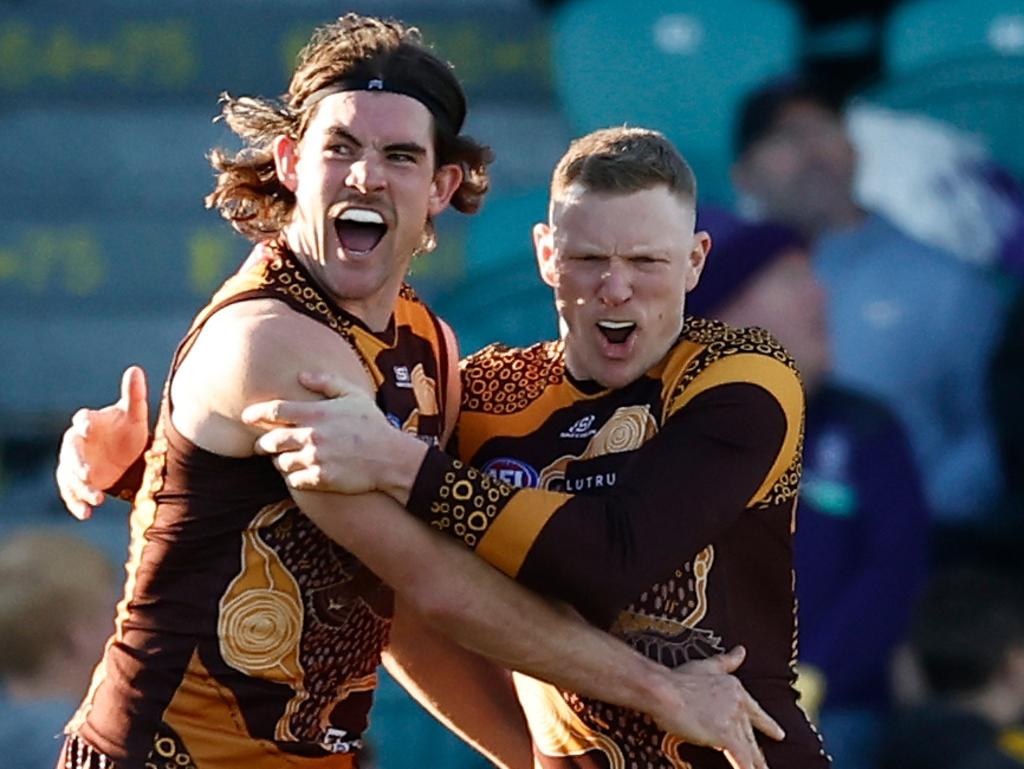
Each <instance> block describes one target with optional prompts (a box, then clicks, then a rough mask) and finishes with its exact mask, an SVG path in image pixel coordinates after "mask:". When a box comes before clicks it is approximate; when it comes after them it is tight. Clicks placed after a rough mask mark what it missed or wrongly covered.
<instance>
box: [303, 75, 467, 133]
mask: <svg viewBox="0 0 1024 769" xmlns="http://www.w3.org/2000/svg"><path fill="white" fill-rule="evenodd" d="M345 91H386V92H388V93H397V94H401V95H402V96H408V97H410V98H412V99H415V100H416V101H418V102H419V103H420V104H422V105H423V106H424V107H426V108H427V109H428V110H430V114H431V115H433V116H434V120H436V121H437V122H438V123H440V124H441V125H442V126H443V127H444V128H447V129H448V130H449V131H451V133H452V135H454V136H458V134H459V131H461V130H462V121H463V120H464V119H465V117H466V114H465V111H464V110H463V111H462V112H461V114H458V115H452V114H451V111H450V110H449V109H447V108H446V107H445V105H444V104H442V103H441V101H440V100H439V99H438V98H437V97H435V96H434V95H433V94H431V93H430V92H428V91H427V90H426V89H425V88H423V87H422V86H420V85H419V84H418V83H415V82H413V81H411V80H406V79H404V78H396V77H389V78H383V77H380V78H377V77H374V78H369V79H367V78H339V79H337V80H332V81H331V82H329V83H328V84H327V85H325V86H324V87H323V88H319V89H318V90H316V91H313V93H311V94H310V95H309V96H307V97H306V98H305V100H304V101H303V102H302V107H303V109H305V108H307V107H312V106H313V105H314V104H316V103H317V102H319V101H321V100H322V99H326V98H327V97H328V96H332V95H333V94H336V93H344V92H345Z"/></svg>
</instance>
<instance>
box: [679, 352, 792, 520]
mask: <svg viewBox="0 0 1024 769" xmlns="http://www.w3.org/2000/svg"><path fill="white" fill-rule="evenodd" d="M741 382H742V383H748V384H754V385H757V386H759V387H762V388H764V389H765V390H767V391H768V392H769V393H770V394H771V395H772V396H773V397H774V398H775V400H776V401H777V402H778V404H779V406H780V407H781V408H782V411H783V413H784V414H785V416H786V435H785V438H784V439H783V442H782V446H781V448H780V449H779V453H778V455H777V456H776V458H775V462H774V463H773V464H772V467H771V469H770V470H769V471H768V473H767V474H766V475H765V478H764V482H763V483H762V484H761V486H760V487H759V488H758V490H757V491H756V492H755V493H754V495H753V496H752V497H751V498H750V500H749V501H748V502H747V506H748V507H749V506H750V505H753V504H755V503H757V502H761V501H763V500H764V497H765V494H766V493H767V492H769V491H770V490H771V489H772V488H773V487H774V486H775V485H776V483H777V482H778V480H779V479H780V477H781V476H782V474H783V472H784V471H785V470H787V469H788V468H790V467H791V466H792V464H793V462H794V461H795V460H796V459H797V458H798V456H799V455H798V453H797V449H798V448H799V445H800V435H801V428H802V424H803V389H802V388H801V386H800V380H799V379H798V378H797V376H796V372H795V371H793V369H792V368H791V367H789V366H788V365H786V364H785V363H783V362H781V361H779V360H777V359H776V358H769V357H767V356H765V355H762V354H759V353H744V352H738V353H735V354H733V355H730V356H728V357H724V358H719V359H718V360H716V361H714V362H713V363H711V364H710V365H708V366H707V367H706V368H704V369H702V370H701V372H700V377H698V378H696V379H695V380H693V381H692V382H690V383H689V384H688V386H686V387H677V389H676V394H675V395H674V396H673V398H672V400H671V402H669V404H668V406H667V408H666V414H667V416H671V415H672V414H675V413H676V412H678V411H679V410H680V409H682V408H683V407H684V406H686V404H687V403H689V402H690V401H692V400H693V399H694V398H696V397H697V396H698V395H700V394H701V393H703V392H706V391H707V390H710V389H711V388H712V387H718V386H719V385H723V384H732V383H741ZM794 490H795V489H794Z"/></svg>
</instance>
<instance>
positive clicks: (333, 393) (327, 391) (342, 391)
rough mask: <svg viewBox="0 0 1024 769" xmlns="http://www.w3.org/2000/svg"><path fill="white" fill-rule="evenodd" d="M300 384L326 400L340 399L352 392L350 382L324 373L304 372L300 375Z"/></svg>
mask: <svg viewBox="0 0 1024 769" xmlns="http://www.w3.org/2000/svg"><path fill="white" fill-rule="evenodd" d="M299 384H301V385H302V386H303V387H305V388H306V389H307V390H309V391H310V392H315V393H316V394H317V395H322V396H324V397H325V398H340V397H341V396H343V395H348V394H349V393H350V392H351V391H352V388H351V387H350V386H349V384H348V382H346V381H345V380H344V379H342V378H341V377H339V376H337V375H335V374H326V373H323V372H310V371H303V372H302V373H300V374H299Z"/></svg>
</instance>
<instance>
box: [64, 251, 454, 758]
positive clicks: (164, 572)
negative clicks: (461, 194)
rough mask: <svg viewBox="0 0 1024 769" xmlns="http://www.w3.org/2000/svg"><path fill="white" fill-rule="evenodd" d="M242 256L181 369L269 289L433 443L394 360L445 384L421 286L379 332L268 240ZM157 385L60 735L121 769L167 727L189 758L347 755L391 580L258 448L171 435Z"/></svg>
mask: <svg viewBox="0 0 1024 769" xmlns="http://www.w3.org/2000/svg"><path fill="white" fill-rule="evenodd" d="M247 265H248V266H247V268H245V269H244V270H243V272H242V273H240V274H239V275H237V276H235V277H233V278H232V279H230V280H229V281H228V282H227V283H226V284H225V286H224V288H223V289H222V290H221V291H219V292H218V293H217V295H216V296H215V297H214V299H213V300H212V301H211V304H210V306H209V307H208V308H207V309H205V310H204V311H203V312H201V313H200V314H199V316H198V317H197V320H196V322H195V323H194V325H193V327H192V329H191V330H190V331H189V333H188V335H187V336H186V337H185V339H184V340H183V342H182V345H181V346H180V347H179V352H178V354H177V355H176V356H175V365H174V367H173V368H174V369H176V367H177V364H178V363H179V362H180V361H181V360H182V359H183V357H184V356H185V355H186V354H187V352H188V350H189V349H190V346H191V343H192V342H193V341H194V339H195V338H196V336H197V335H198V334H199V332H200V331H201V329H202V328H203V325H204V323H205V322H206V320H207V319H209V317H211V316H212V315H213V314H214V313H215V312H217V311H218V310H219V309H220V308H222V307H224V306H227V305H229V304H232V303H234V302H238V301H247V300H251V299H268V298H270V299H278V300H280V301H284V302H286V303H287V304H288V305H289V306H290V307H292V308H293V309H294V310H295V311H296V312H300V313H303V314H305V315H308V316H310V317H312V318H314V319H316V320H318V321H319V322H321V323H323V324H324V325H326V326H328V327H330V328H332V329H334V330H335V331H337V333H338V335H339V343H348V344H350V345H352V346H353V348H354V349H355V350H356V351H357V353H358V354H359V355H360V357H361V359H362V360H363V363H364V365H365V366H366V368H367V371H368V372H370V374H371V376H373V381H374V382H376V383H377V401H378V404H379V405H380V407H381V408H382V409H383V410H384V411H385V412H386V413H387V414H389V416H390V417H391V418H392V419H393V420H394V421H395V422H396V423H398V424H400V425H401V426H404V427H405V429H407V430H410V431H412V432H415V433H416V434H418V435H419V436H420V437H421V438H423V439H424V440H426V441H428V442H436V441H437V439H438V437H439V436H440V434H441V424H442V423H441V421H440V416H439V411H440V410H439V404H438V403H437V402H436V400H437V397H436V396H435V395H434V394H432V393H430V392H428V391H424V390H423V389H422V388H419V389H415V388H414V387H413V386H412V385H409V384H407V383H406V380H405V378H404V377H403V376H402V375H400V374H399V372H398V370H397V369H399V368H404V369H406V370H407V372H412V371H413V369H414V368H416V367H417V366H422V367H423V373H424V375H425V377H426V378H427V379H430V380H433V381H434V382H435V383H436V382H437V381H438V380H439V370H438V367H439V361H440V359H441V353H440V350H441V348H442V347H443V345H444V342H443V340H442V339H440V338H439V337H438V336H437V334H436V333H435V328H436V327H435V323H434V320H433V318H432V316H431V314H430V313H429V311H428V310H427V309H426V308H425V307H424V306H423V305H422V304H421V303H420V302H419V301H418V300H416V299H415V298H413V297H412V295H411V294H410V293H408V292H403V297H402V298H400V299H399V302H398V305H397V307H396V311H395V314H394V317H393V322H392V324H391V326H390V328H389V329H388V331H387V332H386V333H385V334H381V335H376V334H373V333H371V332H370V331H369V330H368V329H366V328H365V327H364V326H363V325H362V324H361V323H360V322H359V321H358V319H356V318H354V317H352V316H349V315H347V314H346V313H345V312H344V311H343V310H341V309H340V308H338V307H337V306H336V305H335V304H334V303H333V302H332V301H331V300H330V298H329V297H327V296H325V295H324V294H323V293H322V292H321V291H320V290H319V288H318V287H317V285H316V283H315V282H314V281H313V279H312V278H311V276H310V275H309V274H308V273H307V272H306V271H305V270H304V269H303V268H302V266H301V264H300V263H299V262H298V261H297V260H296V259H295V258H294V257H293V256H292V255H291V254H289V253H287V252H285V251H283V250H282V249H281V248H279V247H271V246H264V247H261V248H260V254H259V258H254V259H250V261H249V262H248V263H247ZM172 376H173V370H172ZM168 389H169V388H168V387H165V395H164V400H163V405H162V408H161V415H160V418H159V420H158V423H157V427H156V430H155V433H154V438H153V443H152V445H151V447H150V449H149V450H148V451H147V453H146V468H145V476H144V478H143V480H142V484H141V491H140V493H139V494H138V496H137V497H136V501H135V505H134V507H133V509H132V516H131V530H132V539H131V546H130V551H129V561H128V564H127V573H128V577H127V582H126V587H125V600H124V601H122V603H121V604H120V605H119V609H118V617H117V623H116V630H115V634H114V636H113V638H112V639H111V641H110V642H109V643H108V646H107V649H106V651H105V654H104V658H103V660H102V662H101V663H100V665H99V667H98V668H97V671H96V674H95V676H94V679H93V685H92V687H91V689H90V692H89V694H88V695H87V696H86V699H85V701H84V702H83V704H82V706H81V708H80V709H79V712H78V713H77V714H76V716H75V717H74V719H73V720H72V722H71V723H70V724H69V725H68V732H69V734H70V735H72V736H73V737H75V738H78V739H79V740H80V742H81V744H82V745H85V746H87V747H88V748H89V749H90V750H92V751H94V752H96V753H97V754H102V755H103V756H105V757H106V758H107V759H108V760H109V759H113V760H116V762H117V765H118V767H119V769H142V767H144V766H145V765H146V758H147V756H149V755H150V754H151V751H153V750H156V749H158V748H160V747H166V745H165V744H163V743H159V744H158V743H155V742H154V739H155V735H158V734H160V733H162V730H163V731H166V730H170V731H171V732H172V733H173V735H174V739H175V741H176V742H175V744H176V745H177V746H178V749H180V754H181V755H187V756H188V761H189V762H190V763H189V764H188V765H190V766H191V765H194V766H195V767H197V769H228V768H229V767H230V768H232V769H234V768H235V767H239V766H246V767H255V768H256V769H262V768H264V767H265V768H266V769H270V768H271V767H278V766H281V765H288V766H310V767H313V766H316V767H318V769H328V768H329V769H348V768H350V767H352V766H354V755H355V752H356V751H357V750H358V749H359V747H360V746H361V744H362V740H361V734H362V732H363V730H364V729H365V727H366V723H367V713H368V711H369V708H370V704H371V701H372V692H373V689H374V687H375V685H376V668H377V665H378V664H379V662H380V653H381V650H382V648H383V646H384V645H385V644H386V642H387V638H388V630H389V627H390V617H391V610H392V595H391V592H390V590H388V589H387V588H386V587H385V586H384V585H383V584H382V583H380V581H379V580H378V579H377V578H376V577H375V576H374V575H373V574H372V573H371V572H370V571H369V570H368V569H366V567H364V566H363V565H362V564H361V563H360V562H359V561H358V560H357V559H356V557H355V556H354V555H352V554H351V553H349V552H347V551H346V550H344V549H343V548H342V547H340V546H339V545H337V544H335V543H334V542H332V541H331V540H329V539H328V538H327V537H325V536H324V535H323V534H322V533H321V532H320V530H319V529H318V528H317V527H316V526H315V525H314V524H313V523H312V522H311V521H310V520H309V519H308V518H307V517H306V516H304V515H303V514H302V513H301V511H299V510H298V508H297V507H296V506H295V505H294V503H293V502H292V500H291V497H290V496H289V494H288V490H287V488H286V486H285V484H284V482H283V480H282V479H281V477H280V475H279V474H278V473H277V471H276V470H275V468H274V466H273V464H272V463H271V461H270V460H269V459H268V458H267V457H259V456H254V457H249V458H244V459H239V458H230V457H224V456H219V455H216V454H213V453H210V452H208V451H204V450H203V449H201V448H199V447H197V446H195V445H194V444H192V443H191V442H190V441H188V440H187V439H186V438H185V437H183V436H182V435H180V434H179V433H177V431H176V430H175V429H174V426H173V424H172V423H171V420H170V419H169V417H168V414H169V412H170V406H169V404H168V400H167V395H166V393H167V391H168ZM421 412H425V413H421ZM76 750H77V747H76ZM176 755H177V754H176ZM160 765H161V766H162V764H160ZM90 769H91V767H90Z"/></svg>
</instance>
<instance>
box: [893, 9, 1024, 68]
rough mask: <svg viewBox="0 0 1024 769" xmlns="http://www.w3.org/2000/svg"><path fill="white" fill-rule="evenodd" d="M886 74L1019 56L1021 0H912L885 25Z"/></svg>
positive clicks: (1022, 53)
mask: <svg viewBox="0 0 1024 769" xmlns="http://www.w3.org/2000/svg"><path fill="white" fill-rule="evenodd" d="M883 58H884V66H885V71H886V74H887V76H889V77H895V76H902V75H904V74H906V73H909V72H912V71H915V70H917V69H919V68H921V67H924V66H927V65H935V64H941V63H944V62H956V61H968V60H972V59H977V58H1005V59H1016V60H1019V61H1024V0H914V1H912V2H907V3H905V4H902V5H898V6H897V7H896V8H895V9H894V10H893V13H892V15H891V16H890V18H889V21H888V23H887V24H886V29H885V34H884V42H883Z"/></svg>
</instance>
